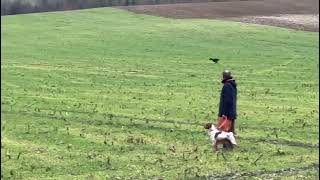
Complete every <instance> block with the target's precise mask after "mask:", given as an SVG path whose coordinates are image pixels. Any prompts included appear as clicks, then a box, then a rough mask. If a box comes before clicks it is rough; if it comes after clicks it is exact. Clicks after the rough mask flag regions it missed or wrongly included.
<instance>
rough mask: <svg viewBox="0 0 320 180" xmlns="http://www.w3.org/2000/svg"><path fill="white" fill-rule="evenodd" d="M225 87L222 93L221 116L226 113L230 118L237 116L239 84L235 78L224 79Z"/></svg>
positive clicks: (233, 118)
mask: <svg viewBox="0 0 320 180" xmlns="http://www.w3.org/2000/svg"><path fill="white" fill-rule="evenodd" d="M222 83H223V88H222V91H221V95H220V105H219V117H221V116H222V115H225V116H227V117H228V119H230V120H235V119H236V118H237V84H236V81H235V80H233V79H226V80H223V81H222Z"/></svg>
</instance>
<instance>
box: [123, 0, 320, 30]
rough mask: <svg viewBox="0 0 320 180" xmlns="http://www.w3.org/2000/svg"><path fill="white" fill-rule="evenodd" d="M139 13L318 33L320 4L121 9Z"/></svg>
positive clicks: (312, 0)
mask: <svg viewBox="0 0 320 180" xmlns="http://www.w3.org/2000/svg"><path fill="white" fill-rule="evenodd" d="M120 8H122V9H126V10H129V11H133V12H136V13H144V14H149V15H155V16H163V17H170V18H205V19H222V20H232V21H239V22H245V23H256V24H264V25H271V26H278V27H285V28H291V29H297V30H305V31H316V32H318V31H319V1H318V0H258V1H257V0H256V1H254V0H248V1H239V0H234V1H224V2H206V3H183V4H164V5H138V6H126V7H120Z"/></svg>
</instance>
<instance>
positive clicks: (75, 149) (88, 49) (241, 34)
mask: <svg viewBox="0 0 320 180" xmlns="http://www.w3.org/2000/svg"><path fill="white" fill-rule="evenodd" d="M318 39H319V33H311V32H302V31H293V30H287V29H282V28H275V27H268V26H260V25H247V24H241V23H235V22H234V23H231V22H223V21H213V20H197V19H185V20H174V19H167V18H161V17H153V16H146V15H137V14H133V13H129V12H126V11H123V10H119V9H113V8H101V9H90V10H81V11H67V12H57V13H42V14H28V15H17V16H2V17H1V42H2V43H1V105H2V106H1V128H2V131H1V139H2V141H1V177H2V178H3V179H8V178H12V179H19V178H20V179H88V178H89V179H90V178H91V179H115V178H118V179H130V178H131V179H151V178H155V177H162V178H164V179H186V178H191V179H194V178H196V177H198V178H199V179H201V178H202V179H203V178H205V177H207V176H212V175H223V174H228V173H243V172H250V173H252V172H264V171H265V172H276V171H278V170H280V169H286V168H296V169H305V167H308V166H312V164H314V163H316V164H317V165H318V162H319V156H318V153H319V149H318V147H317V145H318V141H319V130H318V128H319V116H318V115H319V110H318V109H319V100H318V99H319V63H318V58H319V45H318V43H319V40H318ZM209 57H217V58H220V59H221V60H220V62H219V64H212V63H210V61H209V60H208V59H209ZM223 69H230V70H231V71H232V72H233V74H234V77H235V78H236V80H237V83H238V94H239V95H238V119H237V124H236V129H237V131H238V135H239V136H240V137H239V139H238V144H239V147H237V148H236V149H235V150H234V151H233V152H225V157H226V159H224V158H223V156H222V155H221V154H219V153H218V154H217V153H213V152H212V150H211V146H210V141H209V139H208V136H207V134H206V131H204V129H203V126H202V124H203V123H206V122H209V121H211V122H215V121H216V119H217V110H218V103H219V95H220V90H221V83H220V76H221V72H222V70H223ZM266 140H267V141H266ZM172 146H174V147H175V149H176V150H175V151H171V150H169V149H170V148H171V147H172ZM19 154H20V155H19ZM260 155H263V156H262V157H261V158H260V159H259V160H258V161H257V162H256V164H254V161H255V160H256V159H257V158H258V157H259V156H260ZM18 157H19V158H18ZM277 176H278V177H279V178H282V177H285V175H283V174H278V175H277ZM318 176H319V172H318V171H317V170H312V169H305V170H304V171H296V172H294V173H293V174H290V175H288V176H287V179H290V178H291V179H295V178H299V177H305V178H306V179H313V178H315V177H318ZM257 178H258V177H257Z"/></svg>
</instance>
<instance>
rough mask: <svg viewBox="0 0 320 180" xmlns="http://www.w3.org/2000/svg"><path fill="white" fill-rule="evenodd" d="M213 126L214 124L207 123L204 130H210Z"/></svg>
mask: <svg viewBox="0 0 320 180" xmlns="http://www.w3.org/2000/svg"><path fill="white" fill-rule="evenodd" d="M212 126H213V124H212V123H207V124H205V125H204V128H205V129H210V128H211V127H212Z"/></svg>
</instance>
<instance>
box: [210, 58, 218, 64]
mask: <svg viewBox="0 0 320 180" xmlns="http://www.w3.org/2000/svg"><path fill="white" fill-rule="evenodd" d="M209 60H211V61H213V62H214V63H218V61H219V59H217V58H210V59H209Z"/></svg>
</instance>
